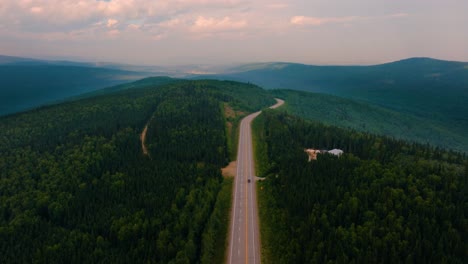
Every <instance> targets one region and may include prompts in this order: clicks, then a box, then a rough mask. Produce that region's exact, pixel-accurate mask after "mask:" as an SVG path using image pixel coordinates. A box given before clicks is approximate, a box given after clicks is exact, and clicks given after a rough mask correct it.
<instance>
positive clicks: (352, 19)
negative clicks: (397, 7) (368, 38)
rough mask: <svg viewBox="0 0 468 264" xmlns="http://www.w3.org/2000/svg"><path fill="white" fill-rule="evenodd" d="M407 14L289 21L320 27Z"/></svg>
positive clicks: (297, 24) (302, 17) (293, 23)
mask: <svg viewBox="0 0 468 264" xmlns="http://www.w3.org/2000/svg"><path fill="white" fill-rule="evenodd" d="M407 16H409V14H407V13H396V14H390V15H386V16H379V17H378V16H345V17H312V16H293V17H291V19H290V20H289V22H290V24H292V25H296V26H320V25H324V24H340V23H351V22H356V21H363V20H375V19H385V18H400V17H407Z"/></svg>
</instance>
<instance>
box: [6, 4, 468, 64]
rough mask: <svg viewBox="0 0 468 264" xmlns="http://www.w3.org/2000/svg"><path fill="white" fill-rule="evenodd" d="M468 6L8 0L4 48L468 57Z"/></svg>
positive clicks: (184, 58)
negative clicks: (466, 26) (465, 12)
mask: <svg viewBox="0 0 468 264" xmlns="http://www.w3.org/2000/svg"><path fill="white" fill-rule="evenodd" d="M463 10H468V3H467V2H465V1H455V0H448V1H435V0H429V1H403V0H396V1H390V0H387V1H384V0H377V1H374V0H357V1H337V0H332V1H330V0H327V1H325V0H318V1H305V0H292V1H266V0H256V1H248V0H171V1H170V0H160V1H149V0H108V1H103V0H101V1H97V0H2V1H1V2H0V54H11V55H18V56H32V57H34V56H42V57H44V56H48V57H74V58H82V59H86V60H95V61H99V60H118V61H119V62H127V63H142V64H180V63H192V62H193V63H230V62H248V61H278V60H283V61H297V62H303V63H319V64H327V63H331V64H333V63H346V64H350V63H352V64H360V63H377V62H384V61H389V60H394V59H400V58H403V57H410V56H431V57H439V58H444V59H455V58H458V59H464V60H468V51H467V50H466V48H464V47H466V46H468V33H465V34H461V35H460V32H467V31H466V30H462V28H463V27H465V25H467V24H468V18H467V16H466V15H465V14H464V12H463ZM33 43H34V45H33Z"/></svg>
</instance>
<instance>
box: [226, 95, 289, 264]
mask: <svg viewBox="0 0 468 264" xmlns="http://www.w3.org/2000/svg"><path fill="white" fill-rule="evenodd" d="M276 101H277V103H276V104H275V105H273V106H272V107H270V108H277V107H279V106H281V105H282V104H283V103H284V101H283V100H280V99H276ZM260 113H261V112H260V111H259V112H256V113H253V114H250V115H248V116H246V117H245V118H244V119H242V121H241V125H240V133H239V146H238V149H237V175H236V179H235V183H234V196H233V206H232V214H231V233H230V241H229V259H228V263H231V264H237V263H253V264H256V263H260V232H259V225H258V213H257V193H256V189H255V171H254V160H253V151H252V130H251V127H250V124H251V122H252V120H253V119H254V118H255V117H257V116H258V115H259V114H260Z"/></svg>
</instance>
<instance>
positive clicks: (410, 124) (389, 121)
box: [270, 90, 468, 152]
mask: <svg viewBox="0 0 468 264" xmlns="http://www.w3.org/2000/svg"><path fill="white" fill-rule="evenodd" d="M270 93H271V94H272V95H273V96H275V97H279V98H283V99H284V100H285V101H286V104H285V106H284V107H283V109H285V110H286V111H287V112H288V113H290V114H292V115H295V116H299V117H302V118H305V119H308V120H314V121H319V122H322V123H324V124H327V125H333V126H338V127H342V128H352V129H355V130H358V131H363V132H370V133H373V134H379V135H385V136H389V137H394V138H397V139H404V140H407V141H415V142H419V143H423V144H426V143H429V144H431V145H435V146H439V147H441V148H447V149H455V150H459V151H465V152H468V137H467V135H466V130H464V129H458V128H456V127H453V126H451V125H450V124H445V123H444V122H441V121H438V120H435V119H434V118H428V117H422V116H416V115H414V114H411V113H406V112H403V111H398V110H392V109H387V108H384V107H381V106H378V105H375V104H372V103H367V102H362V101H358V100H351V99H345V98H340V97H337V96H333V95H328V94H320V93H310V92H304V91H293V90H271V91H270Z"/></svg>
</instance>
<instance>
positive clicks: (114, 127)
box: [0, 81, 273, 263]
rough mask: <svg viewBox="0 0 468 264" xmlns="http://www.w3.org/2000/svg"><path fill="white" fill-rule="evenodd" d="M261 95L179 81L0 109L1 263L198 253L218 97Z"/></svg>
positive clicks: (218, 125)
mask: <svg viewBox="0 0 468 264" xmlns="http://www.w3.org/2000/svg"><path fill="white" fill-rule="evenodd" d="M272 102H273V99H272V98H271V97H270V96H268V95H267V94H266V93H265V92H264V91H263V90H261V89H260V88H258V87H255V86H252V85H244V84H239V83H235V82H218V81H181V82H176V83H171V84H166V85H160V86H153V87H148V86H145V87H144V88H139V89H138V88H135V89H129V90H125V91H120V92H118V93H113V94H107V95H101V96H99V97H93V98H89V99H82V100H77V101H74V102H68V103H64V104H60V105H55V106H49V107H44V108H41V109H37V110H34V111H30V112H26V113H22V114H17V115H13V116H8V117H4V118H1V119H0V172H1V173H0V252H2V254H0V262H1V263H14V262H25V263H31V262H37V263H64V262H72V263H90V262H91V263H95V262H100V263H143V262H152V263H193V262H199V261H200V259H202V256H203V259H204V260H205V261H207V262H208V263H209V260H210V259H212V257H213V256H212V255H213V254H215V253H213V252H214V251H213V248H214V247H215V246H216V245H215V244H214V243H217V242H219V241H218V240H219V239H218V238H217V237H218V236H219V232H222V231H220V230H222V228H221V227H219V226H220V224H219V219H218V217H220V216H219V215H220V213H219V212H218V211H217V210H214V208H215V205H216V204H218V203H219V202H217V201H216V200H217V197H221V196H220V195H219V191H220V189H221V186H222V182H223V179H222V177H221V175H220V167H221V166H223V165H225V164H226V162H227V161H228V154H227V153H228V150H227V146H226V133H225V124H224V117H223V111H222V105H223V104H225V103H229V104H230V105H232V106H233V107H236V108H239V109H244V110H245V111H251V110H257V109H260V108H262V107H265V106H268V105H269V104H271V103H272ZM146 124H148V125H149V129H148V134H147V137H148V138H147V144H148V146H149V150H150V154H151V155H150V156H145V155H144V154H143V153H142V149H141V142H140V133H141V131H142V130H143V127H144V126H145V125H146ZM224 200H226V199H224ZM224 204H225V202H224ZM221 246H223V245H221Z"/></svg>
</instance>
